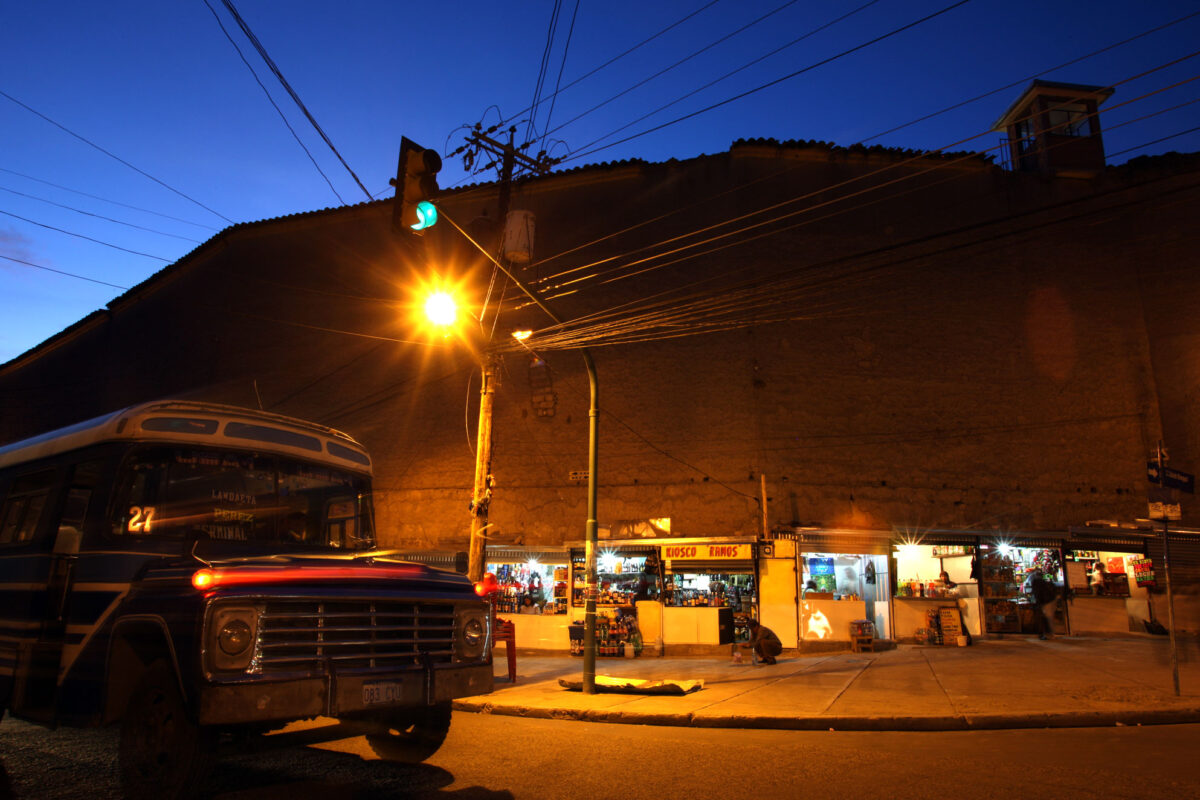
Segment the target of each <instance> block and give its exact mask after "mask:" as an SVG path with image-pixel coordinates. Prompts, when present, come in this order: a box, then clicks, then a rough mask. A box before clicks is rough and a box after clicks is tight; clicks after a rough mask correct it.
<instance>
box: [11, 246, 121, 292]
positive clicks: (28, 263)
mask: <svg viewBox="0 0 1200 800" xmlns="http://www.w3.org/2000/svg"><path fill="white" fill-rule="evenodd" d="M0 258H3V259H5V260H6V261H13V262H15V263H17V264H23V265H25V266H27V267H33V268H34V269H44V270H45V271H46V272H54V273H56V274H58V275H66V276H67V277H68V278H78V279H79V280H81V281H87V282H88V283H98V284H100V285H101V286H111V287H112V288H114V289H121V290H123V291H128V290H129V287H128V286H120V285H118V284H115V283H109V282H108V281H101V280H96V279H95V278H89V277H88V276H86V275H78V274H76V273H74V272H64V271H63V270H61V269H55V268H54V267H47V266H45V265H43V264H35V263H33V262H32V261H25V260H24V259H21V258H14V257H13V256H6V255H4V254H3V253H0Z"/></svg>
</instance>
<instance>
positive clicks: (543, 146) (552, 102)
mask: <svg viewBox="0 0 1200 800" xmlns="http://www.w3.org/2000/svg"><path fill="white" fill-rule="evenodd" d="M578 16H579V0H575V10H574V11H572V12H571V26H570V28H568V29H567V43H566V45H565V46H564V47H563V54H562V61H561V62H560V63H559V65H558V79H557V80H556V81H555V82H554V93H553V94H551V95H550V97H549V98H548V99H549V100H550V110H549V111H548V112H547V113H546V129H548V128H549V127H550V119H551V118H552V117H553V116H554V106H555V104H556V103H557V101H558V87H559V86H560V85H561V84H562V76H563V70H564V69H566V68H567V54H568V53H570V52H571V39H572V38H573V37H574V35H575V18H576V17H578ZM546 129H544V130H543V131H542V141H541V144H539V145H538V149H539V150H543V151H544V150H545V149H546V137H547V136H548V135H549V130H546Z"/></svg>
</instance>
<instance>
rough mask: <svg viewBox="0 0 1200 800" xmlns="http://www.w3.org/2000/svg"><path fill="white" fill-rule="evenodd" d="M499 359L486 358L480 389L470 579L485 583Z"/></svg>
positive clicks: (469, 554) (472, 507)
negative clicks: (493, 407) (493, 409)
mask: <svg viewBox="0 0 1200 800" xmlns="http://www.w3.org/2000/svg"><path fill="white" fill-rule="evenodd" d="M496 379H497V375H496V356H495V355H493V354H492V353H489V352H484V354H483V385H482V386H480V388H479V431H478V433H477V434H476V441H475V489H474V491H473V492H472V493H471V539H470V542H469V550H468V555H467V577H468V578H469V579H470V580H471V581H473V582H478V581H481V580H483V572H484V566H485V564H486V563H487V529H488V505H489V504H490V503H491V502H492V402H493V399H494V396H495V394H496Z"/></svg>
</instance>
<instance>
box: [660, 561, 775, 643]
mask: <svg viewBox="0 0 1200 800" xmlns="http://www.w3.org/2000/svg"><path fill="white" fill-rule="evenodd" d="M754 557H755V544H754V541H753V540H752V539H675V540H672V541H670V542H669V543H668V542H663V543H661V545H660V551H659V562H660V564H661V565H662V573H663V584H662V586H663V593H662V642H663V645H664V647H666V648H669V649H678V648H687V647H692V646H696V647H704V646H714V645H728V644H732V643H734V641H735V638H736V636H737V632H736V631H735V625H737V623H739V622H740V623H742V625H740V626H738V627H740V628H741V629H742V630H743V631H744V621H745V620H746V619H748V618H749V617H751V616H755V615H756V608H757V602H758V581H757V571H756V565H755V560H754ZM643 629H645V626H643ZM742 635H743V636H744V635H745V634H744V633H743V634H742Z"/></svg>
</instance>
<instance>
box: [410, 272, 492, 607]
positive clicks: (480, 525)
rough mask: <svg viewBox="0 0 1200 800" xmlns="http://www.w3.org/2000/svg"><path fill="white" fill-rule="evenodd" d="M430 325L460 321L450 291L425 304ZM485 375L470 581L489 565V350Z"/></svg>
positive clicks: (473, 499) (444, 326)
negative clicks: (487, 535) (487, 536)
mask: <svg viewBox="0 0 1200 800" xmlns="http://www.w3.org/2000/svg"><path fill="white" fill-rule="evenodd" d="M425 316H426V318H427V319H428V320H429V322H430V323H431V324H433V325H434V326H436V327H437V328H439V329H442V330H449V329H450V328H451V327H452V326H453V325H454V323H455V321H456V320H457V319H458V302H457V301H456V300H455V299H454V296H453V295H451V294H450V293H448V292H444V291H437V292H433V293H432V294H430V295H429V297H428V299H427V300H426V301H425ZM480 360H481V365H480V366H481V372H482V374H483V378H482V382H481V386H480V389H479V430H478V432H477V434H476V445H475V484H474V488H473V489H472V491H471V503H470V506H469V508H470V511H471V534H470V538H469V539H468V542H467V578H468V579H469V580H470V581H471V582H472V583H478V582H479V581H482V580H483V575H484V570H485V565H486V564H487V538H486V534H485V531H486V529H487V527H488V506H489V505H490V503H491V499H492V403H493V399H494V396H495V393H496V360H495V356H493V355H492V353H490V352H489V351H488V349H487V348H486V347H484V348H483V352H482V354H481V357H480Z"/></svg>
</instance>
